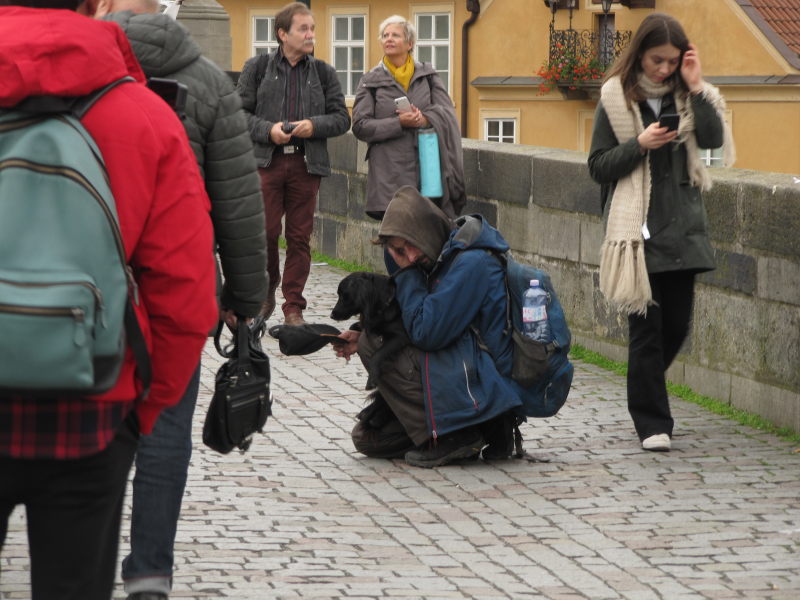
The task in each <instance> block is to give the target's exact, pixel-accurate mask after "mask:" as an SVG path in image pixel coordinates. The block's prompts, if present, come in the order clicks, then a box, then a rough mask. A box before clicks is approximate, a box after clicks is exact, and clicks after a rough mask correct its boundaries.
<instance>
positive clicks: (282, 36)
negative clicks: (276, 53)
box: [278, 27, 289, 42]
mask: <svg viewBox="0 0 800 600" xmlns="http://www.w3.org/2000/svg"><path fill="white" fill-rule="evenodd" d="M288 36H289V34H288V33H287V32H286V30H285V29H281V28H280V27H279V28H278V39H279V40H280V41H281V42H285V41H286V38H287V37H288Z"/></svg>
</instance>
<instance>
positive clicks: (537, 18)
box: [222, 0, 800, 173]
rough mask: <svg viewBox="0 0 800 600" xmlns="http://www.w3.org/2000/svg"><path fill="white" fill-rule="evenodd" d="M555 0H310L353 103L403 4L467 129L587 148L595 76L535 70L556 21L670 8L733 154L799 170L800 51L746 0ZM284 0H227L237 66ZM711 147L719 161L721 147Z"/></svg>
mask: <svg viewBox="0 0 800 600" xmlns="http://www.w3.org/2000/svg"><path fill="white" fill-rule="evenodd" d="M552 1H553V2H554V3H555V4H554V5H553V6H550V0H481V1H480V2H478V1H477V0H458V1H453V2H419V3H416V2H409V3H398V2H396V1H391V0H372V1H370V2H363V1H362V2H359V1H358V0H311V9H312V11H313V12H314V15H315V18H316V26H317V29H316V31H317V43H316V50H315V55H316V56H317V57H318V58H321V59H322V60H325V61H326V62H329V63H331V64H333V65H334V66H335V67H336V69H337V72H339V76H340V81H341V82H342V84H343V88H344V89H345V91H346V95H347V98H348V103H349V104H351V103H352V99H353V96H354V93H355V89H356V87H357V85H358V79H359V77H360V75H361V74H362V73H364V72H366V71H368V70H369V69H371V68H372V67H373V66H375V65H376V64H378V62H379V61H380V59H381V56H382V52H381V48H380V44H379V43H378V25H379V24H380V23H381V21H382V20H383V19H385V18H386V17H388V16H390V15H393V14H401V15H403V16H406V17H407V18H409V19H410V20H411V21H412V22H414V23H415V24H416V26H417V30H418V32H419V40H418V43H417V48H416V55H417V58H418V59H422V60H425V61H427V62H432V63H433V64H434V66H435V67H436V68H437V70H439V72H440V74H441V75H442V78H443V80H444V81H445V84H446V85H447V87H448V90H449V92H450V95H451V97H452V98H453V102H454V105H455V107H456V112H457V114H458V116H459V119H460V120H461V123H462V132H463V133H464V135H465V137H470V138H475V139H483V140H489V141H497V142H512V143H519V144H530V145H535V146H545V147H553V148H565V149H570V150H582V151H586V150H588V148H589V144H590V141H591V130H592V122H593V116H594V109H595V106H596V102H597V101H596V96H597V88H596V86H594V87H593V86H585V89H584V88H581V89H582V91H583V92H588V93H584V94H583V96H585V97H584V98H582V99H581V98H579V99H572V96H573V95H576V93H575V92H572V93H570V92H568V91H567V90H566V89H563V90H559V89H557V88H555V89H553V90H551V91H549V92H546V93H542V92H541V89H540V83H541V79H540V78H539V77H538V76H537V72H538V70H539V68H540V67H541V66H542V65H543V64H544V63H546V62H547V60H548V57H549V53H550V41H551V40H550V31H551V27H552V29H554V30H555V31H565V30H570V29H572V30H575V31H577V32H581V35H582V36H583V35H587V36H592V35H594V36H595V37H594V38H592V39H602V36H601V33H600V32H601V31H602V32H603V34H604V35H608V33H607V32H612V33H613V32H626V31H635V30H636V28H637V27H638V25H639V23H641V21H642V19H644V17H645V16H647V15H648V14H650V13H651V12H653V11H659V12H665V13H668V14H671V15H673V16H674V17H676V18H677V19H678V20H679V21H680V22H681V23H682V24H683V25H684V27H685V29H686V32H687V34H688V36H689V39H690V40H692V41H693V42H694V43H695V44H696V45H697V46H698V49H699V52H700V58H701V61H702V65H703V71H704V75H705V77H706V78H707V79H708V80H710V81H711V82H712V83H714V84H715V85H718V86H719V87H720V89H721V90H722V93H723V94H724V96H725V98H726V100H727V103H728V114H727V118H728V120H729V122H730V124H731V126H732V128H733V133H734V138H735V141H736V145H737V153H738V160H737V163H736V165H735V166H736V167H737V168H744V169H754V170H761V171H775V172H781V173H800V59H798V55H797V53H796V52H795V53H794V55H793V54H792V52H793V50H792V49H791V44H789V46H787V45H786V39H785V38H782V37H781V36H780V35H777V34H776V33H775V31H773V30H771V29H770V27H769V25H768V23H765V20H764V19H763V18H761V17H762V15H761V14H759V13H758V12H757V11H756V10H755V9H753V8H752V7H750V4H751V2H745V1H744V0H638V1H637V0H627V1H626V0H622V2H620V1H619V0H615V2H613V3H612V5H611V9H610V11H609V12H608V13H604V12H603V9H602V6H601V3H600V0H552ZM284 4H285V2H283V1H272V0H260V1H259V0H223V1H222V5H223V7H224V8H225V10H226V11H227V12H228V14H229V15H230V22H231V38H232V68H233V70H234V71H238V70H241V67H242V65H243V64H244V62H245V61H246V60H247V59H248V58H249V57H251V56H253V55H254V54H256V53H258V52H264V51H267V50H268V49H270V48H272V47H274V46H275V39H274V33H273V31H272V28H273V21H272V17H274V15H275V13H276V12H277V11H278V10H280V8H281V7H282V6H284ZM570 6H571V7H572V8H571V9H570V8H569V7H570ZM553 9H555V10H553ZM797 11H798V14H800V7H798V9H797ZM766 16H767V17H769V14H767V15H766ZM767 21H768V19H767ZM799 24H800V23H799ZM789 42H791V40H789ZM567 95H569V96H570V97H569V98H568V97H566V96H567ZM577 95H581V93H580V92H577ZM706 159H707V160H708V162H709V164H711V165H713V164H715V162H716V159H717V156H716V155H714V153H713V152H712V153H708V155H707V156H706Z"/></svg>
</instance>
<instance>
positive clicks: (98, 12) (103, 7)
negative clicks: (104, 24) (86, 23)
mask: <svg viewBox="0 0 800 600" xmlns="http://www.w3.org/2000/svg"><path fill="white" fill-rule="evenodd" d="M110 12H113V0H97V8H96V9H95V11H94V18H95V19H99V18H100V17H105V16H106V15H107V14H108V13H110Z"/></svg>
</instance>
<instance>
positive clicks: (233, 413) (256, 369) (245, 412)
mask: <svg viewBox="0 0 800 600" xmlns="http://www.w3.org/2000/svg"><path fill="white" fill-rule="evenodd" d="M223 325H224V324H223V323H222V322H220V324H219V326H218V327H217V331H216V333H215V334H214V346H215V347H216V348H217V352H219V353H220V355H221V356H222V357H224V358H227V359H228V360H227V361H226V362H225V363H224V364H223V365H222V366H221V367H220V368H219V370H218V371H217V380H216V385H215V387H214V396H213V397H212V398H211V404H210V405H209V407H208V413H207V414H206V421H205V423H204V424H203V443H204V444H205V445H206V446H208V447H209V448H211V449H212V450H216V451H217V452H221V453H222V454H227V453H228V452H230V451H231V450H233V449H234V448H239V450H241V451H242V452H244V451H246V450H247V449H248V448H249V447H250V443H251V442H252V441H253V434H254V433H255V432H256V431H258V432H259V433H261V432H262V429H263V427H264V423H266V421H267V417H269V416H270V415H271V414H272V398H271V397H270V393H269V382H270V371H269V357H268V356H267V355H266V354H265V353H264V351H263V350H262V349H261V334H262V333H263V330H264V326H263V321H262V322H261V323H259V324H258V325H257V326H255V327H252V328H251V327H249V326H248V325H247V324H246V323H245V321H244V319H241V318H240V319H239V323H238V325H237V329H236V333H235V336H234V338H233V343H232V345H231V346H228V347H227V348H225V349H223V348H222V346H221V345H220V336H221V334H222V329H223Z"/></svg>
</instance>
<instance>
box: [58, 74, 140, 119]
mask: <svg viewBox="0 0 800 600" xmlns="http://www.w3.org/2000/svg"><path fill="white" fill-rule="evenodd" d="M134 81H136V80H135V79H134V78H133V77H131V76H130V75H127V76H125V77H122V78H120V79H117V80H116V81H112V82H111V83H109V84H108V85H107V86H105V87H102V88H100V89H99V90H95V91H94V92H92V93H91V94H87V95H86V96H83V97H81V98H78V99H77V100H76V101H75V102H74V103H73V104H72V113H73V114H74V115H75V116H76V117H77V118H78V120H80V119H82V118H83V117H84V116H85V115H86V113H87V112H89V109H90V108H92V107H93V106H94V105H95V103H96V102H97V101H98V100H100V98H102V97H103V96H105V95H106V94H107V93H108V92H110V91H111V90H113V89H114V88H115V87H117V86H118V85H120V84H122V83H131V82H134Z"/></svg>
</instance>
